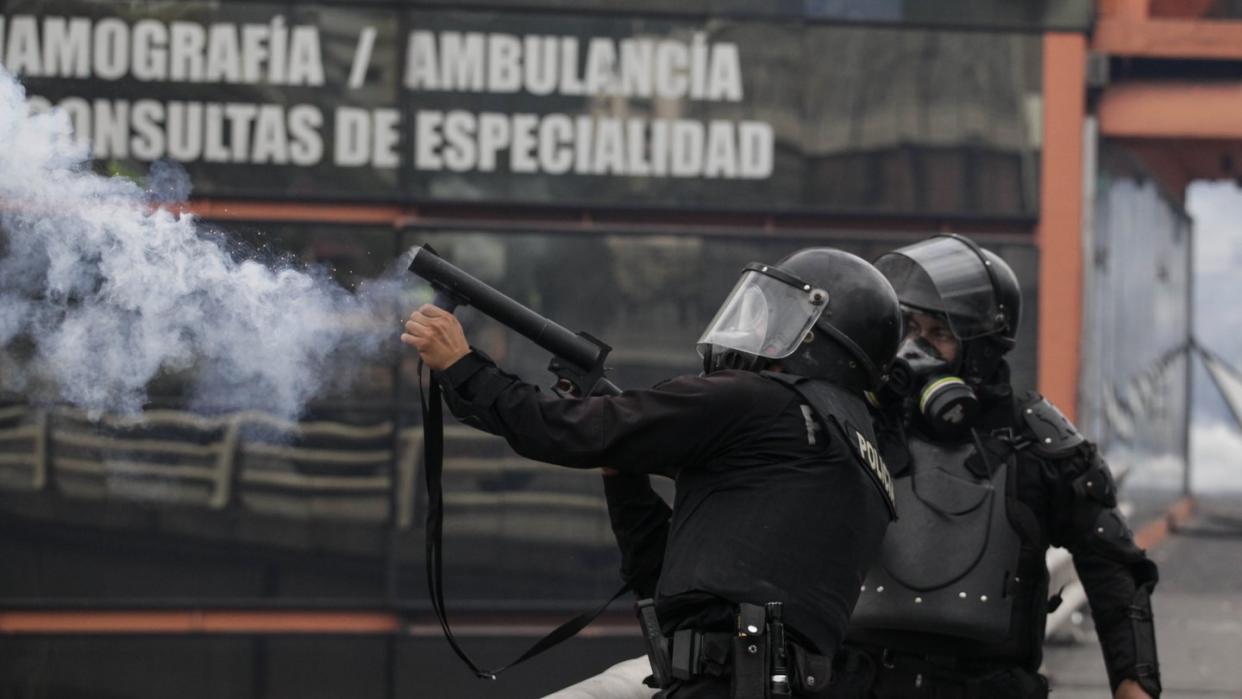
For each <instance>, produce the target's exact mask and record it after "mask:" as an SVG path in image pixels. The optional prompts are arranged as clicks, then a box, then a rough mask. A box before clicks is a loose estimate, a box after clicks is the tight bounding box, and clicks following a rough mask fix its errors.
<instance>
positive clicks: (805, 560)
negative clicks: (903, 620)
mask: <svg viewBox="0 0 1242 699" xmlns="http://www.w3.org/2000/svg"><path fill="white" fill-rule="evenodd" d="M764 375H765V376H766V377H767V378H768V379H772V380H773V381H774V382H775V383H779V384H782V386H780V387H777V386H775V385H772V386H771V387H770V388H771V389H774V390H781V391H784V390H791V391H792V392H793V393H795V394H796V395H797V397H798V398H799V399H800V400H796V401H792V402H791V404H790V407H789V408H787V410H790V413H789V415H787V416H786V419H788V418H789V417H793V418H794V419H797V420H799V421H800V422H802V421H805V423H806V429H805V431H804V430H803V429H801V428H802V425H801V424H799V425H798V428H799V429H798V430H797V431H795V433H794V434H796V435H797V437H796V438H795V440H797V439H801V440H807V441H806V442H801V443H800V444H791V445H790V454H791V455H792V454H801V455H802V456H799V457H797V459H796V460H792V461H790V462H788V463H785V462H782V460H781V459H780V456H781V454H780V446H779V445H772V446H771V449H773V451H771V452H769V453H766V454H760V455H758V457H759V458H757V460H756V461H755V463H754V464H752V465H744V466H742V467H734V468H729V469H718V468H714V467H712V466H711V465H708V466H707V467H705V468H696V469H684V470H683V471H682V472H680V473H679V474H678V476H677V496H676V501H675V503H674V506H673V516H672V521H671V523H670V532H669V540H668V548H667V549H666V551H665V556H664V564H663V568H662V569H661V573H660V580H659V584H658V587H657V592H656V610H657V612H658V613H659V615H660V620H661V624H662V625H665V624H670V623H671V624H673V626H674V627H675V628H686V626H681V624H682V623H683V621H682V620H683V619H692V618H698V617H702V616H706V615H705V614H704V613H702V612H701V610H699V609H698V607H699V606H700V605H701V604H702V601H703V598H704V596H711V597H714V598H718V599H720V600H727V601H732V602H743V601H744V602H751V603H755V604H762V603H765V602H769V601H781V602H783V603H784V605H785V621H786V624H787V625H788V626H789V627H790V628H792V629H793V630H795V631H797V632H798V633H799V634H801V635H802V637H804V638H805V639H807V640H809V641H810V642H811V643H812V644H813V645H814V647H815V648H816V650H817V651H818V652H820V653H825V654H831V653H832V652H834V651H835V650H836V648H837V647H838V646H839V644H840V642H841V640H842V639H843V637H844V634H845V629H846V627H847V625H848V623H849V616H850V611H851V610H852V609H853V607H854V603H855V601H856V599H857V595H858V585H859V583H861V582H862V579H863V576H864V575H865V573H866V571H867V569H868V568H870V566H871V563H872V562H873V561H874V560H875V552H876V551H877V550H878V549H879V545H880V542H881V541H882V540H883V536H884V530H885V528H886V527H887V525H888V521H889V520H890V519H891V516H892V504H891V501H890V500H889V498H888V496H887V492H888V488H887V487H886V486H885V484H886V483H889V482H890V481H889V479H888V472H887V469H885V467H884V464H883V461H882V460H881V459H880V455H879V450H878V449H877V448H876V441H875V435H874V432H873V429H872V425H871V418H870V414H869V412H868V411H867V407H866V404H865V403H863V402H862V400H861V399H860V398H858V397H856V396H853V395H851V394H850V393H849V392H847V391H845V390H843V389H840V388H838V387H836V386H833V385H832V384H829V383H827V382H825V381H817V380H809V379H805V378H802V377H797V376H788V375H783V374H764ZM799 409H801V410H800V412H799ZM769 417H771V416H769ZM754 428H755V429H757V430H761V429H763V424H762V423H757V424H756V425H755V426H754ZM808 444H809V445H816V444H818V445H819V446H816V447H815V448H814V449H812V450H808V449H807V446H808ZM811 453H814V456H813V457H808V454H811ZM758 542H762V543H761V544H760V543H758ZM734 613H735V611H731V612H730V614H734ZM730 618H731V617H730ZM667 630H668V629H666V631H667ZM707 630H712V629H707Z"/></svg>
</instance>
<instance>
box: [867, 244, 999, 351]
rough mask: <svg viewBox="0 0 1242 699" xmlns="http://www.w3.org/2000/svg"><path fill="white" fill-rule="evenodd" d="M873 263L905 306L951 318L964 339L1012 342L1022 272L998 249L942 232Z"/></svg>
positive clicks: (954, 328) (960, 336)
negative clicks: (1010, 264)
mask: <svg viewBox="0 0 1242 699" xmlns="http://www.w3.org/2000/svg"><path fill="white" fill-rule="evenodd" d="M875 266H876V267H877V268H878V269H879V270H880V272H882V273H883V274H884V276H885V277H886V278H888V280H889V282H891V283H892V285H893V289H894V290H895V291H896V292H897V296H898V298H900V299H901V304H902V305H903V306H906V307H909V308H912V309H915V310H919V311H923V312H924V313H930V314H932V315H939V316H942V317H944V318H945V319H947V320H948V322H949V326H950V327H951V328H952V329H953V334H954V335H956V336H957V339H958V340H960V341H962V342H969V341H971V340H975V339H978V338H981V337H990V338H992V340H993V342H995V343H997V344H999V345H1000V346H1001V347H1002V348H1003V349H1004V351H1009V350H1010V349H1012V348H1013V345H1014V334H1015V333H1016V332H1017V330H1018V320H1019V317H1020V314H1021V310H1022V309H1021V292H1020V290H1019V287H1018V277H1017V276H1016V275H1015V274H1014V273H1013V269H1011V268H1010V267H1009V265H1008V264H1006V263H1005V261H1004V260H1002V259H1001V258H1000V257H999V256H998V255H996V254H995V253H993V252H992V251H990V250H984V249H983V248H980V247H979V246H978V245H976V244H975V242H974V241H973V240H971V239H969V238H967V237H965V236H960V235H956V234H945V235H938V236H935V237H932V238H928V239H927V240H924V241H921V242H918V243H915V244H913V245H907V246H906V247H903V248H898V249H897V250H894V251H892V252H889V253H885V254H884V255H881V256H880V257H879V259H877V260H876V261H875Z"/></svg>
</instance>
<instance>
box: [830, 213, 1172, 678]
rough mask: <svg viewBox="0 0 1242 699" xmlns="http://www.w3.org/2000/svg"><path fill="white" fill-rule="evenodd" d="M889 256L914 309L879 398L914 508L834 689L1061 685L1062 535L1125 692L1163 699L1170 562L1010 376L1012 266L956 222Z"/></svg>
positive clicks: (856, 621) (1014, 311) (867, 586)
mask: <svg viewBox="0 0 1242 699" xmlns="http://www.w3.org/2000/svg"><path fill="white" fill-rule="evenodd" d="M875 264H876V267H877V268H879V269H880V271H881V272H882V273H883V274H884V275H885V276H886V277H887V278H888V279H889V281H890V282H892V283H893V287H894V289H895V290H896V291H897V294H898V296H899V298H900V299H901V303H902V308H903V311H904V313H905V317H906V335H905V338H904V339H903V341H902V344H901V348H900V349H899V351H898V357H897V359H896V360H895V362H894V365H893V368H892V371H891V377H890V379H891V380H890V381H889V382H888V384H887V386H886V388H885V389H884V390H883V391H881V393H880V395H881V399H882V400H883V402H884V404H885V407H886V408H887V410H888V415H889V418H890V419H889V420H888V421H887V423H886V424H887V428H886V429H885V430H884V437H883V438H882V441H883V442H884V448H885V453H886V456H887V458H888V465H889V467H890V469H891V470H892V475H893V478H894V487H895V491H896V495H897V505H898V511H899V512H900V514H901V519H900V520H899V521H898V522H897V523H895V524H894V525H893V526H892V527H890V528H889V530H888V532H887V534H886V537H885V540H884V544H883V547H882V551H881V554H880V560H879V561H878V563H877V564H876V565H875V566H874V567H873V569H872V570H871V571H870V572H869V574H868V575H867V579H866V580H865V582H864V583H863V585H862V586H861V590H860V592H861V594H860V597H859V601H858V605H857V607H856V608H855V610H854V616H853V618H852V619H851V626H850V630H849V634H848V639H847V643H846V649H845V650H844V651H842V652H841V653H840V654H838V658H837V662H836V670H837V672H836V676H835V677H834V684H833V687H832V692H831V696H833V697H834V698H835V699H849V698H853V697H872V698H879V697H920V696H927V697H938V698H944V697H963V698H966V697H980V698H983V697H987V698H993V697H995V698H1000V699H1004V698H1007V697H1015V698H1016V697H1022V698H1026V697H1045V696H1047V692H1048V688H1047V684H1046V682H1045V680H1044V678H1043V677H1042V676H1040V675H1039V674H1038V668H1039V665H1040V662H1041V653H1042V650H1041V646H1042V644H1043V633H1044V626H1045V617H1046V615H1047V612H1048V608H1049V603H1048V571H1047V568H1046V564H1045V553H1046V551H1047V548H1048V547H1049V546H1063V547H1066V548H1067V549H1069V551H1070V552H1071V553H1072V554H1073V559H1074V565H1075V567H1076V568H1077V570H1078V574H1079V577H1080V579H1081V580H1082V583H1083V586H1084V588H1085V590H1086V593H1087V598H1088V600H1089V601H1090V604H1091V609H1092V612H1093V614H1094V618H1095V625H1096V629H1097V631H1098V634H1099V639H1100V644H1101V646H1102V647H1103V651H1104V659H1105V663H1106V666H1107V669H1108V677H1109V683H1110V685H1111V687H1112V689H1113V691H1114V692H1115V695H1116V696H1117V697H1148V696H1151V697H1154V696H1158V694H1159V692H1160V679H1159V672H1158V666H1157V661H1156V648H1155V638H1154V631H1153V627H1152V616H1151V602H1150V596H1151V592H1152V589H1153V588H1154V587H1155V584H1156V578H1157V575H1156V567H1155V565H1154V564H1153V563H1152V562H1151V561H1150V560H1148V559H1147V557H1146V555H1145V554H1144V552H1143V551H1142V550H1141V549H1139V548H1138V547H1137V546H1136V545H1135V543H1134V541H1133V539H1132V537H1131V534H1130V530H1129V529H1128V528H1127V527H1126V524H1125V522H1124V520H1123V518H1122V516H1121V515H1120V514H1119V513H1118V511H1117V509H1116V506H1117V500H1116V491H1115V488H1114V484H1113V479H1112V477H1111V475H1110V474H1109V469H1108V467H1107V466H1106V465H1105V463H1104V462H1103V461H1102V460H1101V458H1100V456H1099V454H1098V453H1097V451H1096V448H1095V446H1094V445H1093V444H1091V443H1090V442H1088V441H1087V440H1085V439H1084V438H1083V436H1082V435H1080V434H1079V433H1078V431H1077V430H1076V429H1075V428H1074V426H1073V425H1071V424H1070V423H1069V421H1068V420H1066V418H1065V417H1063V416H1062V414H1061V413H1060V412H1059V411H1058V410H1057V409H1056V407H1054V406H1053V405H1052V404H1050V403H1049V402H1048V401H1047V400H1045V399H1044V398H1042V397H1041V396H1039V395H1038V394H1035V393H1030V394H1025V395H1015V394H1014V391H1013V390H1012V388H1011V387H1010V382H1009V370H1008V366H1007V364H1006V362H1005V359H1004V355H1005V353H1006V352H1008V351H1009V350H1010V349H1012V348H1013V346H1014V333H1015V330H1016V328H1017V324H1018V318H1019V310H1020V308H1019V287H1018V282H1017V278H1016V277H1015V276H1014V274H1013V271H1012V270H1011V269H1010V268H1009V266H1008V265H1007V264H1005V262H1004V261H1003V260H1002V259H1001V258H1000V257H998V256H997V255H995V254H993V253H992V252H990V251H987V250H983V249H981V248H979V247H978V246H977V245H976V244H975V243H974V242H973V241H971V240H969V239H967V238H964V237H961V236H956V235H944V236H936V237H933V238H931V239H928V240H925V241H922V242H920V243H916V244H914V245H910V246H907V247H904V248H901V249H898V250H896V251H894V252H891V253H888V254H885V255H883V256H881V257H880V258H879V259H877V260H876V263H875ZM1054 599H1057V600H1059V597H1056V598H1054Z"/></svg>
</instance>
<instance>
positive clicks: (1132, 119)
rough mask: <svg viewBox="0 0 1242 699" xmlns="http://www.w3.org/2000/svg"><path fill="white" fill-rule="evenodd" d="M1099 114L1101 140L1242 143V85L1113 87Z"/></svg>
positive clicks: (1105, 92) (1140, 84)
mask: <svg viewBox="0 0 1242 699" xmlns="http://www.w3.org/2000/svg"><path fill="white" fill-rule="evenodd" d="M1239 24H1240V25H1242V22H1239ZM1238 41H1239V42H1240V43H1242V34H1239V36H1238ZM1239 50H1240V51H1242V45H1240V46H1239ZM1098 113H1099V119H1100V135H1101V136H1108V137H1114V138H1210V139H1223V140H1242V80H1240V81H1238V82H1231V83H1219V84H1212V83H1199V84H1190V83H1124V84H1119V85H1113V86H1110V87H1108V88H1107V89H1106V90H1104V93H1103V94H1102V95H1101V96H1100V103H1099V112H1098Z"/></svg>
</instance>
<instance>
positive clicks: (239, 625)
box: [0, 609, 401, 634]
mask: <svg viewBox="0 0 1242 699" xmlns="http://www.w3.org/2000/svg"><path fill="white" fill-rule="evenodd" d="M399 629H401V622H400V620H399V619H398V618H397V616H396V615H395V614H392V613H390V612H345V611H337V612H321V611H300V610H299V611H244V610H243V611H238V610H202V609H189V610H90V611H81V610H50V611H20V610H10V611H3V612H0V633H9V634H13V633H45V634H57V633H75V634H79V633H81V634H90V633H135V634H139V633H141V634H162V633H324V634H340V633H344V634H349V633H362V634H384V633H392V632H394V631H397V630H399Z"/></svg>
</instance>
